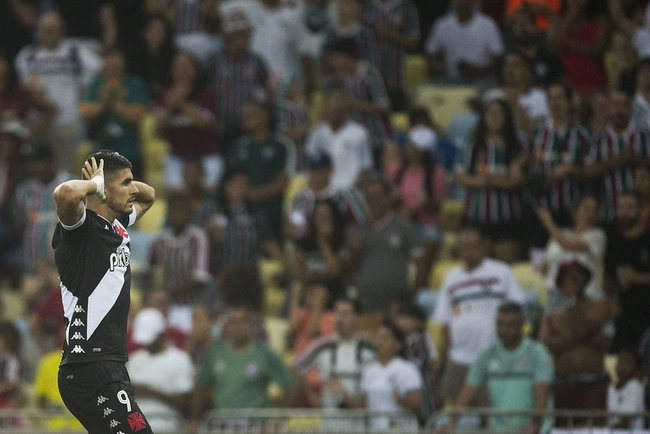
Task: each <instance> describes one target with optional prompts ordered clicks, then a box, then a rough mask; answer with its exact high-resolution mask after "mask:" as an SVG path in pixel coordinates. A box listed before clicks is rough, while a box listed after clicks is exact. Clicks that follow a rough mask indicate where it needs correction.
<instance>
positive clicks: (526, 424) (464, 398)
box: [440, 303, 554, 433]
mask: <svg viewBox="0 0 650 434" xmlns="http://www.w3.org/2000/svg"><path fill="white" fill-rule="evenodd" d="M523 328H524V313H523V310H522V308H521V306H520V305H518V304H516V303H504V304H502V305H501V306H499V310H498V313H497V318H496V329H497V334H498V337H499V340H498V341H497V342H494V343H492V344H491V345H489V346H488V347H486V348H484V349H483V350H481V352H480V353H479V354H478V356H477V357H476V360H474V362H473V363H472V365H471V367H470V369H469V372H468V373H467V379H466V380H465V385H464V386H463V389H462V391H461V392H460V396H459V398H458V401H457V403H456V405H455V409H456V410H462V409H463V408H465V407H467V406H469V405H470V404H472V401H473V400H474V398H476V397H477V396H478V394H479V390H480V388H481V387H483V386H485V387H486V388H487V390H488V396H489V403H490V407H491V408H493V409H495V410H505V411H543V410H546V409H548V408H549V407H550V406H552V404H551V403H552V384H553V377H554V372H553V360H552V359H551V354H550V353H549V351H548V350H547V349H546V347H545V346H544V345H542V344H540V343H538V342H535V341H534V340H532V339H531V338H529V337H525V336H524V335H523ZM459 416H460V414H455V415H454V416H453V417H452V418H451V422H450V425H449V427H445V428H451V430H453V429H455V426H456V424H457V421H458V419H459ZM543 422H544V421H543V420H542V419H541V418H539V417H534V418H532V420H531V418H527V417H512V416H492V417H490V418H489V422H488V424H489V427H490V430H493V431H512V430H521V432H533V433H538V432H540V429H542V428H543V427H542V424H543ZM440 431H448V430H447V429H443V430H440Z"/></svg>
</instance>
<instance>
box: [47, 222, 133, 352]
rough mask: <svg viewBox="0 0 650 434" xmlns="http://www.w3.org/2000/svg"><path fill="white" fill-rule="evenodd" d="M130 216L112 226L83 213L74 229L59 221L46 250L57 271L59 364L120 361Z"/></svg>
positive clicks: (128, 269)
mask: <svg viewBox="0 0 650 434" xmlns="http://www.w3.org/2000/svg"><path fill="white" fill-rule="evenodd" d="M134 222H135V212H133V213H132V214H131V215H130V216H129V215H124V216H122V217H120V218H119V219H116V220H115V221H113V222H109V221H108V220H106V219H105V218H103V217H101V216H100V215H98V214H96V213H95V212H93V211H90V210H86V214H85V216H84V218H83V219H82V220H81V222H80V223H79V224H78V225H74V226H73V227H66V228H64V227H63V225H62V224H61V223H59V224H58V225H57V227H56V230H55V231H54V237H53V239H52V247H53V248H54V261H55V262H56V266H57V268H58V270H59V279H60V280H61V294H62V298H63V312H64V316H65V323H66V338H65V341H64V343H63V358H62V360H61V364H62V365H65V364H70V363H88V362H97V361H102V360H114V361H126V360H127V359H128V357H127V353H126V329H127V318H128V313H129V304H130V300H131V297H130V289H131V267H130V256H131V250H130V238H129V234H128V233H127V231H126V228H127V227H128V226H129V225H130V224H133V223H134Z"/></svg>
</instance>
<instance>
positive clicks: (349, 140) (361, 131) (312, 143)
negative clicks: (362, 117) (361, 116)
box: [305, 120, 373, 190]
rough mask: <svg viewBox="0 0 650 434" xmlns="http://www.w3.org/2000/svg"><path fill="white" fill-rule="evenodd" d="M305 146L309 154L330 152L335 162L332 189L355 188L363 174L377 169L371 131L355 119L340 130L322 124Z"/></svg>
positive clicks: (311, 134)
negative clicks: (373, 168)
mask: <svg viewBox="0 0 650 434" xmlns="http://www.w3.org/2000/svg"><path fill="white" fill-rule="evenodd" d="M305 146H306V149H307V152H308V153H317V152H326V153H327V154H328V155H329V156H330V158H331V159H332V166H333V167H332V177H331V179H330V186H331V187H332V188H333V189H334V190H344V189H349V188H352V187H354V184H355V183H356V181H357V178H358V176H359V174H360V173H361V172H362V171H364V170H366V169H370V168H371V167H372V166H373V161H372V153H371V151H370V144H369V135H368V130H367V129H366V128H365V127H364V126H363V125H361V124H360V123H358V122H355V121H353V120H349V121H347V122H346V123H345V124H344V125H343V126H342V127H341V128H340V129H339V130H338V131H334V130H333V129H332V127H331V126H330V125H329V124H327V123H322V124H320V125H318V126H317V127H315V128H314V129H312V131H311V133H310V134H309V137H308V138H307V144H306V145H305Z"/></svg>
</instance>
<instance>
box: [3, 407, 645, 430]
mask: <svg viewBox="0 0 650 434" xmlns="http://www.w3.org/2000/svg"><path fill="white" fill-rule="evenodd" d="M453 415H458V416H460V421H459V424H458V425H457V428H456V429H455V430H454V431H453V433H454V434H522V433H523V432H524V431H522V427H523V426H525V425H526V424H527V423H528V422H530V421H531V420H533V418H535V420H539V421H541V426H542V431H541V433H542V434H627V433H629V434H650V430H649V429H647V428H643V427H646V426H650V413H638V414H633V415H630V414H623V413H614V412H605V411H580V410H546V411H509V410H505V411H504V410H495V409H490V408H467V409H463V410H460V411H458V410H443V411H440V412H438V413H436V414H434V415H433V416H432V417H431V418H430V419H429V420H428V422H427V424H426V425H425V426H424V427H420V426H419V425H418V421H417V419H416V417H415V416H414V415H412V414H410V413H405V412H368V411H365V410H347V409H331V410H328V409H313V410H312V409H263V410H245V409H241V410H213V411H210V412H209V413H207V414H206V415H205V417H204V420H203V423H202V426H201V428H200V430H199V433H200V434H386V433H394V434H433V433H435V432H436V430H437V429H438V428H439V427H441V426H443V425H444V424H445V423H446V422H447V421H448V420H449V418H450V417H451V416H453ZM147 417H148V418H149V419H152V420H153V418H154V417H156V418H158V420H160V419H161V418H164V417H163V416H161V415H154V414H148V415H147ZM621 420H623V421H625V422H624V426H625V428H618V429H613V428H609V427H608V426H609V425H613V424H615V423H617V422H620V421H621ZM169 422H172V423H174V422H178V421H175V420H173V419H170V420H169ZM180 426H181V428H177V429H173V430H169V431H161V430H156V431H155V432H156V434H179V433H184V432H185V429H184V425H183V424H180ZM84 432H85V431H84V430H83V429H82V428H81V427H80V426H79V425H78V422H76V420H75V419H74V418H73V417H72V416H70V415H69V414H64V413H63V412H61V411H56V410H51V411H49V410H38V409H25V410H9V409H5V410H0V433H2V434H5V433H6V434H14V433H15V434H18V433H20V434H61V433H66V434H76V433H84Z"/></svg>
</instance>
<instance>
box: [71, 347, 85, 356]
mask: <svg viewBox="0 0 650 434" xmlns="http://www.w3.org/2000/svg"><path fill="white" fill-rule="evenodd" d="M70 352H71V353H72V354H85V353H86V352H85V351H84V349H83V348H81V345H75V346H74V348H73V349H72V351H70Z"/></svg>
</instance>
